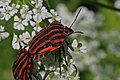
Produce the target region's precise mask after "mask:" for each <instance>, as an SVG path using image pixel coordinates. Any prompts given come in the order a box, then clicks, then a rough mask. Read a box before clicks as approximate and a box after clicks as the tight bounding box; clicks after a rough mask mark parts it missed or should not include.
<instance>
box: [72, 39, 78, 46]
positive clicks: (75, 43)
mask: <svg viewBox="0 0 120 80" xmlns="http://www.w3.org/2000/svg"><path fill="white" fill-rule="evenodd" d="M77 46H78V42H77V40H76V39H74V40H73V43H72V47H77Z"/></svg>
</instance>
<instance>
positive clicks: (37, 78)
mask: <svg viewBox="0 0 120 80" xmlns="http://www.w3.org/2000/svg"><path fill="white" fill-rule="evenodd" d="M33 76H34V77H35V78H36V80H41V79H39V77H37V76H36V75H35V74H34V73H33Z"/></svg>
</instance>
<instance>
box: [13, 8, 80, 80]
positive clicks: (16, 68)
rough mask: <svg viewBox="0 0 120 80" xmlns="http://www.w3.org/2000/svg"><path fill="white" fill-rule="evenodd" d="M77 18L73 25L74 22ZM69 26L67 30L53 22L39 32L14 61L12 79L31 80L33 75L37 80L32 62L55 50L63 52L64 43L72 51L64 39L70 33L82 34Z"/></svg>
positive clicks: (59, 23)
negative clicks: (61, 49)
mask: <svg viewBox="0 0 120 80" xmlns="http://www.w3.org/2000/svg"><path fill="white" fill-rule="evenodd" d="M80 11H81V9H80V10H79V12H78V14H79V13H80ZM78 14H77V16H78ZM77 16H76V18H75V20H74V21H73V23H74V22H75V21H76V19H77ZM73 23H72V24H71V26H72V25H73ZM71 26H70V27H69V28H68V27H67V26H64V25H62V24H61V22H58V21H54V22H52V23H51V24H49V25H48V26H46V27H45V28H44V29H43V30H41V31H39V32H38V34H37V35H36V36H34V37H33V39H32V40H31V42H30V45H29V49H28V51H26V50H25V49H22V50H21V51H20V54H19V55H18V57H17V58H16V61H15V62H14V65H13V75H14V78H15V79H16V80H32V77H31V75H33V76H34V77H35V78H36V79H39V78H38V77H37V76H36V75H34V74H33V66H34V65H33V60H35V59H36V58H38V59H39V58H41V57H44V56H45V55H46V54H49V53H50V52H52V51H54V50H56V49H60V48H61V47H62V48H63V51H64V52H65V49H64V46H63V43H64V42H66V44H67V45H68V47H70V48H71V49H72V50H74V49H73V48H72V47H71V46H70V44H69V43H68V42H67V41H66V37H67V36H69V35H71V34H72V33H82V32H79V31H78V32H74V31H73V30H72V29H71ZM59 60H60V59H59ZM59 65H60V63H59ZM60 71H61V70H60Z"/></svg>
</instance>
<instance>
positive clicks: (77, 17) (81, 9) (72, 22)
mask: <svg viewBox="0 0 120 80" xmlns="http://www.w3.org/2000/svg"><path fill="white" fill-rule="evenodd" d="M81 10H82V8H80V9H79V11H78V13H77V15H76V17H75V19H74V21H73V22H72V24H71V25H70V28H71V27H72V26H73V24H74V23H75V21H76V20H77V18H78V15H79V14H80V11H81Z"/></svg>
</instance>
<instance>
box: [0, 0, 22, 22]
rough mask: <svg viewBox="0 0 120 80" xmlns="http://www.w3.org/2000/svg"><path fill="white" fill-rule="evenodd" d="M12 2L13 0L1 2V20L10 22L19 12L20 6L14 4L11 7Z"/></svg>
mask: <svg viewBox="0 0 120 80" xmlns="http://www.w3.org/2000/svg"><path fill="white" fill-rule="evenodd" d="M10 2H11V0H2V1H0V15H1V17H0V19H1V20H3V19H5V20H6V21H8V20H9V19H10V18H11V17H12V16H14V15H15V14H16V13H17V12H18V9H19V8H20V5H18V4H14V3H13V4H11V5H10Z"/></svg>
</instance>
